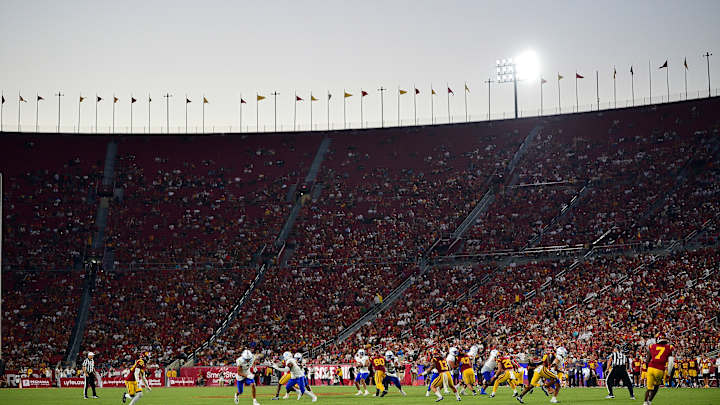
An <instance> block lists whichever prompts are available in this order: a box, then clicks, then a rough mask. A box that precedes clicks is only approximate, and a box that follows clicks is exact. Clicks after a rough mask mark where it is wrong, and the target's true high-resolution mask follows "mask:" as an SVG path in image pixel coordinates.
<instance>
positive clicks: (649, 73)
mask: <svg viewBox="0 0 720 405" xmlns="http://www.w3.org/2000/svg"><path fill="white" fill-rule="evenodd" d="M648 80H649V82H648V83H649V86H650V104H652V68H651V67H650V59H648Z"/></svg>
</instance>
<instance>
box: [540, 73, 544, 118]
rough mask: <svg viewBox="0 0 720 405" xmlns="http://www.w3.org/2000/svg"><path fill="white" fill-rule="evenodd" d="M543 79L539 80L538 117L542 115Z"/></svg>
mask: <svg viewBox="0 0 720 405" xmlns="http://www.w3.org/2000/svg"><path fill="white" fill-rule="evenodd" d="M543 84H544V83H543V78H542V77H541V78H540V116H542V115H543Z"/></svg>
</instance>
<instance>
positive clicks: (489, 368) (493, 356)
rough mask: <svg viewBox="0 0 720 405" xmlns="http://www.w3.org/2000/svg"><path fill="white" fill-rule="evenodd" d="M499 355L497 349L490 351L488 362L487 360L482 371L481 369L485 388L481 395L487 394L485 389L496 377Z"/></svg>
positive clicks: (481, 390)
mask: <svg viewBox="0 0 720 405" xmlns="http://www.w3.org/2000/svg"><path fill="white" fill-rule="evenodd" d="M498 353H499V352H498V351H497V350H495V349H493V350H490V355H489V356H488V358H487V360H485V364H483V366H482V369H480V372H481V373H482V377H483V386H482V388H481V389H480V395H486V394H487V393H486V392H485V389H486V388H487V387H488V386H489V385H490V384H491V382H492V379H493V377H494V376H495V367H496V366H497V356H498Z"/></svg>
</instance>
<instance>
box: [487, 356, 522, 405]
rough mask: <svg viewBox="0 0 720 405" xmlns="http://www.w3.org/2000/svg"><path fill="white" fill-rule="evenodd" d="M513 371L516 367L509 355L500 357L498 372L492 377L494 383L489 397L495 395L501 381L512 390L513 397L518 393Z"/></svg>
mask: <svg viewBox="0 0 720 405" xmlns="http://www.w3.org/2000/svg"><path fill="white" fill-rule="evenodd" d="M515 373H517V369H516V366H515V364H514V363H513V361H512V360H511V359H510V356H504V357H501V358H500V361H498V373H497V374H496V375H495V378H494V380H495V383H494V384H493V390H492V393H491V394H490V398H493V397H494V396H495V393H496V392H497V389H498V387H499V386H500V384H502V383H508V385H509V386H510V388H512V390H513V397H516V396H517V394H518V393H517V385H516V383H515V381H516V378H515Z"/></svg>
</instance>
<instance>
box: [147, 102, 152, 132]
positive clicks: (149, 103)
mask: <svg viewBox="0 0 720 405" xmlns="http://www.w3.org/2000/svg"><path fill="white" fill-rule="evenodd" d="M151 104H152V97H150V93H148V131H147V133H148V134H149V133H150V132H152V131H151V130H150V105H151Z"/></svg>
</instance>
